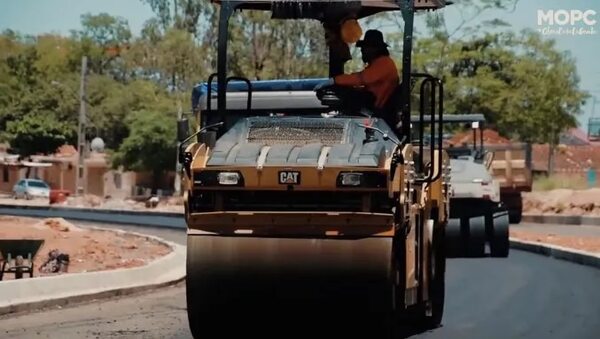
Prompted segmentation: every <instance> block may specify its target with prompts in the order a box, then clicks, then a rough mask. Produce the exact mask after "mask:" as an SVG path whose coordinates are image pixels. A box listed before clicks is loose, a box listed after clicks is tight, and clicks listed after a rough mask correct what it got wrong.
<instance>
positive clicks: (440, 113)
mask: <svg viewBox="0 0 600 339" xmlns="http://www.w3.org/2000/svg"><path fill="white" fill-rule="evenodd" d="M436 81H437V85H438V88H439V93H438V95H439V101H438V105H439V107H438V121H439V122H438V124H439V126H438V169H437V172H436V173H435V176H433V177H432V178H431V182H433V181H436V180H438V179H439V178H440V177H441V176H442V161H444V157H443V154H442V149H443V147H444V143H443V141H442V137H443V136H444V133H443V132H444V120H443V119H444V83H443V82H442V80H441V79H436ZM434 119H435V117H434Z"/></svg>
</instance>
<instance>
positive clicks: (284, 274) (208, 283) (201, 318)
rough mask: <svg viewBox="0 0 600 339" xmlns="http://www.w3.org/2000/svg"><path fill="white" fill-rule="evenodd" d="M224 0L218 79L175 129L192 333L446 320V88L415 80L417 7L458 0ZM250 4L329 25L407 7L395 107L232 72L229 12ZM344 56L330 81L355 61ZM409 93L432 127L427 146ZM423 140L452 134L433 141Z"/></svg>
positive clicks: (383, 334)
mask: <svg viewBox="0 0 600 339" xmlns="http://www.w3.org/2000/svg"><path fill="white" fill-rule="evenodd" d="M215 2H216V5H218V6H219V9H220V14H219V32H218V56H217V73H215V74H213V75H211V76H210V77H209V78H208V80H207V82H205V83H201V84H199V85H198V86H196V87H195V88H194V91H193V93H192V105H193V111H194V117H193V123H194V125H195V127H196V128H195V132H194V133H192V134H189V133H187V128H188V126H187V125H188V121H187V120H181V121H180V122H179V130H180V131H179V132H180V133H178V134H179V141H180V145H181V146H180V148H179V151H180V159H179V160H180V162H181V164H182V168H183V173H184V176H183V185H184V200H185V219H186V222H187V225H188V230H187V278H186V289H187V312H188V319H189V326H190V329H191V332H192V334H193V336H194V337H195V338H233V337H234V336H240V335H243V336H244V337H248V338H254V337H257V338H264V337H277V338H288V337H303V338H321V337H325V336H332V337H335V338H341V337H344V338H355V337H356V338H390V337H397V336H401V335H402V333H404V332H403V331H405V330H406V328H433V327H436V326H438V325H439V324H440V322H441V319H442V313H443V308H444V275H445V262H446V257H445V253H444V250H445V246H444V237H445V227H446V223H447V219H448V207H449V197H448V180H449V169H448V164H449V159H448V157H447V155H446V154H445V153H444V152H443V150H442V144H441V139H442V138H441V133H442V126H441V124H440V122H441V121H442V115H443V84H442V82H441V81H440V80H439V79H436V78H434V77H432V76H430V75H427V74H417V73H411V51H412V30H413V18H414V13H415V11H418V10H435V9H439V8H442V7H444V6H445V1H443V0H428V1H426V0H414V1H413V0H370V1H325V0H323V1H316V0H314V1H289V0H288V1H276V0H272V1H266V0H265V1H263V0H254V1H249V0H248V1H225V0H222V1H215ZM237 10H264V11H270V12H271V14H272V17H273V18H275V19H315V20H320V21H321V22H322V23H323V25H324V26H327V27H339V26H340V25H338V23H339V22H340V21H341V20H342V19H343V18H348V17H351V18H356V19H359V18H363V17H366V16H369V15H373V14H376V13H379V12H384V11H400V12H401V13H402V16H403V18H404V22H405V27H404V47H403V56H402V60H403V63H402V65H401V66H402V67H401V68H402V74H401V76H400V79H401V81H400V83H399V84H398V88H397V90H396V91H395V93H394V95H393V96H392V99H390V100H393V101H392V103H393V104H394V105H392V106H394V107H395V108H394V110H393V111H392V114H391V115H388V116H377V115H376V114H373V112H370V111H368V110H366V109H365V108H364V107H363V108H360V109H358V108H357V107H355V106H353V105H352V104H350V103H348V102H347V100H345V99H344V96H343V95H341V93H340V91H341V90H340V88H336V87H335V86H332V87H324V88H321V89H319V90H317V91H315V90H314V89H315V86H316V85H317V84H319V83H322V82H323V80H324V79H302V80H271V81H250V80H248V79H247V78H244V77H243V76H241V75H235V76H230V75H229V73H228V72H227V39H228V21H229V18H230V17H231V16H232V15H233V14H234V12H235V11H237ZM336 25H337V26H336ZM339 35H340V36H342V35H343V34H339ZM333 53H336V52H335V51H334V50H333V48H332V47H330V62H329V73H330V74H329V75H330V76H334V75H336V74H339V72H340V70H343V61H338V60H340V58H335V57H332V54H333ZM340 62H342V64H341V65H340ZM403 84H406V85H403ZM411 92H414V93H415V95H418V99H419V100H420V105H419V108H418V110H415V112H417V111H418V112H417V113H415V115H418V117H419V119H420V120H419V121H420V122H421V124H422V125H426V126H427V127H426V128H424V129H422V130H420V131H419V132H420V133H417V134H418V137H417V138H416V139H415V138H414V137H411V135H414V134H411V100H410V97H411ZM417 92H418V93H417ZM425 117H429V119H428V120H427V122H426V121H425ZM425 134H427V135H428V137H430V138H432V139H435V138H433V136H434V135H438V137H437V140H439V141H440V142H439V143H437V144H435V145H430V146H428V147H425V146H423V139H424V137H425Z"/></svg>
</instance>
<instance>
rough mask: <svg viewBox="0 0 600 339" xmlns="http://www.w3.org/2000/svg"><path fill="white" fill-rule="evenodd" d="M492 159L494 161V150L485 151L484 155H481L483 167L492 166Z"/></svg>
mask: <svg viewBox="0 0 600 339" xmlns="http://www.w3.org/2000/svg"><path fill="white" fill-rule="evenodd" d="M492 161H494V152H490V151H487V152H485V155H484V156H483V165H484V166H485V168H487V169H488V170H489V169H490V167H491V166H492Z"/></svg>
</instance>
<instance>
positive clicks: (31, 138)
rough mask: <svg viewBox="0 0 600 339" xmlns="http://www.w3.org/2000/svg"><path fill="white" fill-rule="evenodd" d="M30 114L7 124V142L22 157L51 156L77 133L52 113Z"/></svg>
mask: <svg viewBox="0 0 600 339" xmlns="http://www.w3.org/2000/svg"><path fill="white" fill-rule="evenodd" d="M43 113H46V114H42V113H38V114H28V115H25V116H24V117H23V118H21V119H20V120H16V121H10V122H8V124H7V131H6V132H7V134H6V140H7V141H8V142H9V143H10V145H11V147H12V148H14V149H16V150H18V152H19V154H20V155H21V156H24V157H27V156H30V155H34V154H51V153H54V151H56V149H57V148H58V147H60V146H62V145H64V144H65V143H67V142H68V141H73V136H74V135H75V131H74V129H73V127H72V126H71V125H69V124H66V123H63V122H61V121H59V120H58V119H56V118H55V117H54V116H53V114H52V112H43Z"/></svg>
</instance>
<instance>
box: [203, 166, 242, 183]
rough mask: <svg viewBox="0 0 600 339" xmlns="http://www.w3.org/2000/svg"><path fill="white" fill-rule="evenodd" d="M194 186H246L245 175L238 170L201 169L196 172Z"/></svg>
mask: <svg viewBox="0 0 600 339" xmlns="http://www.w3.org/2000/svg"><path fill="white" fill-rule="evenodd" d="M194 186H196V187H218V186H244V177H243V176H242V174H241V173H240V172H237V171H235V172H233V171H231V172H230V171H224V172H221V171H211V170H208V171H201V172H196V173H194Z"/></svg>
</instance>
